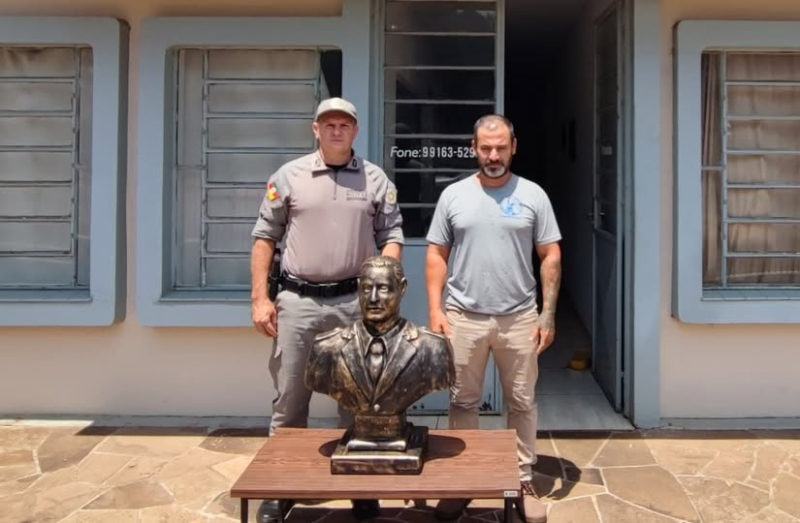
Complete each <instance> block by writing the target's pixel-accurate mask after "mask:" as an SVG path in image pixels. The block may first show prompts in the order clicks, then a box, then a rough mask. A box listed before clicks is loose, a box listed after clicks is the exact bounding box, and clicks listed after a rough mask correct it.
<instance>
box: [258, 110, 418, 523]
mask: <svg viewBox="0 0 800 523" xmlns="http://www.w3.org/2000/svg"><path fill="white" fill-rule="evenodd" d="M312 130H313V131H314V136H315V137H316V139H317V141H318V143H319V148H318V149H317V151H315V152H313V153H311V154H308V155H306V156H302V157H300V158H297V159H296V160H293V161H290V162H288V163H286V164H284V165H283V166H281V167H280V168H279V169H278V170H277V172H275V173H274V174H272V176H270V178H269V180H268V183H267V191H266V195H265V196H264V200H263V202H262V204H261V208H260V209H259V216H258V220H257V221H256V224H255V227H254V228H253V232H252V234H253V236H254V241H253V248H252V254H251V277H252V291H251V301H252V320H253V324H254V325H255V327H256V330H258V331H259V332H260V333H261V334H264V335H266V336H269V337H273V338H275V343H274V344H273V351H272V355H271V357H270V361H269V370H270V374H271V376H272V379H273V384H274V387H275V389H276V391H277V396H276V397H275V399H274V401H273V402H272V407H273V408H272V412H273V413H272V420H271V423H270V430H269V432H270V435H274V433H275V430H276V429H277V428H278V427H306V426H308V408H309V402H310V400H311V394H312V392H311V390H309V389H308V388H307V387H306V386H305V384H304V383H303V376H304V371H305V364H306V359H307V357H308V351H309V350H310V348H311V345H312V343H313V341H314V338H315V336H316V335H317V334H318V333H320V332H323V331H326V330H329V329H334V328H336V327H340V326H344V325H349V324H351V323H353V322H354V321H356V320H357V319H359V317H360V315H361V311H360V309H359V304H358V299H357V295H356V284H357V276H358V272H359V269H360V268H361V264H362V262H363V261H364V260H366V259H367V258H369V257H370V256H372V255H373V254H374V251H375V247H376V246H377V248H378V249H379V250H380V254H382V255H384V256H391V257H393V258H395V259H397V260H400V259H401V254H402V246H403V231H402V217H401V215H400V210H399V208H398V205H397V191H396V188H395V185H394V184H393V183H392V181H391V180H389V178H388V177H387V176H386V173H384V172H383V170H381V169H380V168H379V167H378V166H376V165H374V164H372V163H370V162H368V161H366V160H365V159H363V158H361V157H359V156H358V155H356V154H355V152H354V151H353V148H352V146H353V141H354V139H355V137H356V135H357V134H358V117H357V114H356V108H355V107H354V106H353V104H351V103H350V102H348V101H346V100H343V99H341V98H329V99H327V100H324V101H322V103H320V104H319V107H318V108H317V112H316V117H315V120H314V122H313V123H312ZM281 241H284V242H285V246H284V250H283V257H282V260H281V265H282V270H281V287H282V290H281V291H280V292H279V294H278V295H277V298H276V299H275V301H274V302H273V301H272V300H270V298H269V296H268V292H267V279H268V275H269V273H270V268H271V265H272V260H273V256H274V253H275V246H276V244H278V243H280V242H281ZM339 414H340V420H341V423H342V425H346V424H349V419H350V416H349V414H348V413H347V412H346V411H344V410H343V409H341V408H340V409H339ZM291 504H292V502H289V503H288V505H289V506H291ZM289 506H285V507H282V508H281V507H279V506H278V503H277V502H276V501H265V502H264V503H262V505H261V507H260V508H259V511H258V521H259V522H266V521H274V520H276V519H277V518H278V511H279V510H281V509H282V510H286V509H288V508H289ZM378 510H379V507H378V502H377V500H374V501H373V500H365V501H354V502H353V513H354V515H355V516H356V517H357V518H359V519H364V518H369V517H375V516H377V515H378Z"/></svg>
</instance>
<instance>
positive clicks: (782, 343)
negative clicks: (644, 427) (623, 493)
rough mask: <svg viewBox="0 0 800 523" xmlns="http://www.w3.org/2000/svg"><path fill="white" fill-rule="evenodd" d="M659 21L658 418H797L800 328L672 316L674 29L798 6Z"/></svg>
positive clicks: (780, 15) (778, 0) (703, 10)
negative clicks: (680, 319) (697, 321)
mask: <svg viewBox="0 0 800 523" xmlns="http://www.w3.org/2000/svg"><path fill="white" fill-rule="evenodd" d="M661 17H662V18H661V20H662V24H661V35H660V36H661V50H662V55H661V57H660V64H661V78H662V81H661V86H662V91H661V122H662V124H661V137H662V149H661V180H662V183H661V188H660V190H661V216H662V219H661V223H662V228H661V231H660V232H661V249H662V250H661V252H662V256H663V260H664V262H663V264H662V266H661V281H660V284H661V297H662V303H661V348H660V350H661V417H662V418H695V417H701V418H725V417H728V418H731V417H732V418H737V417H744V418H749V417H795V416H800V401H798V398H800V379H798V376H800V325H734V326H726V325H716V326H715V325H687V324H682V323H680V322H678V321H676V320H674V319H673V318H672V317H671V316H670V300H671V289H672V279H671V270H672V267H671V261H670V260H671V256H672V220H673V217H672V189H673V171H672V169H673V165H672V94H673V93H672V73H673V71H672V56H671V47H672V31H673V28H674V25H675V24H676V23H677V22H678V21H680V20H684V19H726V20H737V19H738V20H748V19H751V20H800V3H798V2H797V0H762V1H759V2H751V1H747V0H736V1H730V0H703V1H697V0H662V10H661ZM798 324H800V318H798Z"/></svg>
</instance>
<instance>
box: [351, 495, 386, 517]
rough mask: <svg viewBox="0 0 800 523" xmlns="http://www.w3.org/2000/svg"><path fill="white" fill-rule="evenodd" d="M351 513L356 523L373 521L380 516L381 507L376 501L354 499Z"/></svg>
mask: <svg viewBox="0 0 800 523" xmlns="http://www.w3.org/2000/svg"><path fill="white" fill-rule="evenodd" d="M352 512H353V517H354V518H356V519H357V520H358V521H364V520H365V519H374V518H377V517H378V516H380V515H381V505H380V503H379V502H378V500H377V499H354V500H353V510H352Z"/></svg>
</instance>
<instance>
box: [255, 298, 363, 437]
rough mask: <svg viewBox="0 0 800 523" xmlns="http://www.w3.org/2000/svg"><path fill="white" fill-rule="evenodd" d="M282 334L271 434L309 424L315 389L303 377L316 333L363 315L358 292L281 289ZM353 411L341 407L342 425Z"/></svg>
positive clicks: (272, 366) (275, 354)
mask: <svg viewBox="0 0 800 523" xmlns="http://www.w3.org/2000/svg"><path fill="white" fill-rule="evenodd" d="M275 308H276V309H277V311H278V338H277V339H276V340H275V343H274V345H273V349H272V357H271V358H270V361H269V371H270V374H271V375H272V381H273V384H274V386H275V389H276V391H277V393H278V395H277V396H276V397H275V400H274V401H273V402H272V419H271V421H270V425H269V433H270V436H271V435H273V434H274V433H275V429H277V428H278V427H307V426H308V407H309V403H310V401H311V394H312V392H311V389H309V388H308V387H306V386H305V383H304V382H303V378H304V375H305V370H306V361H307V360H308V353H309V351H310V350H311V344H312V343H313V342H314V337H315V336H316V335H317V334H319V333H321V332H324V331H327V330H330V329H335V328H336V327H343V326H345V325H350V324H351V323H353V322H355V321H356V320H358V319H359V318H360V317H361V309H360V308H359V305H358V299H357V296H356V294H355V293H351V294H347V295H345V296H338V297H335V298H312V297H309V296H300V295H299V294H296V293H294V292H290V291H281V292H280V293H278V296H277V298H276V299H275ZM352 419H353V417H352V415H351V414H350V413H349V412H348V411H346V410H344V409H343V408H341V407H340V408H339V421H340V423H339V424H340V426H341V427H346V426H348V425H349V424H350V423H352Z"/></svg>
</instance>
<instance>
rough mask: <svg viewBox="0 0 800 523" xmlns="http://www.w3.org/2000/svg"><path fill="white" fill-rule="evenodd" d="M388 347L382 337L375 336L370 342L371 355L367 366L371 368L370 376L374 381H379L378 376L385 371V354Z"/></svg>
mask: <svg viewBox="0 0 800 523" xmlns="http://www.w3.org/2000/svg"><path fill="white" fill-rule="evenodd" d="M385 353H386V348H385V347H384V346H383V341H382V340H381V339H380V338H375V339H373V340H372V343H370V344H369V356H368V358H367V368H368V369H369V376H370V378H372V383H373V384H376V383H378V378H380V376H381V372H382V371H383V363H384V354H385Z"/></svg>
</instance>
